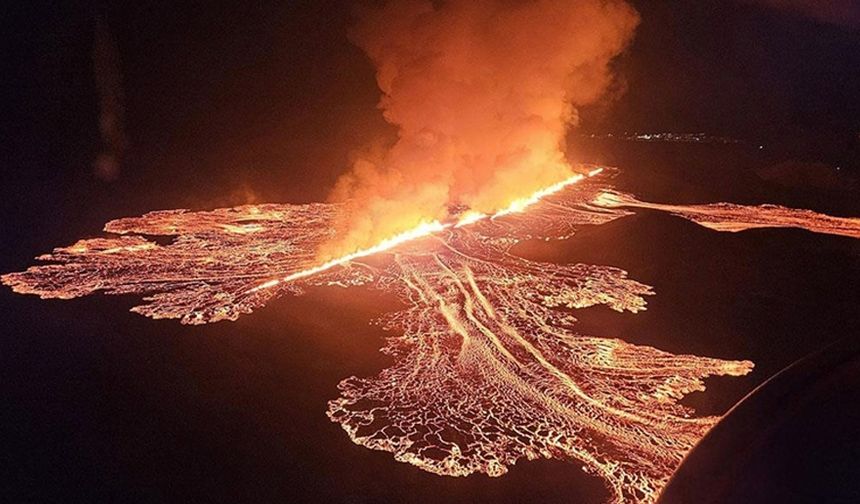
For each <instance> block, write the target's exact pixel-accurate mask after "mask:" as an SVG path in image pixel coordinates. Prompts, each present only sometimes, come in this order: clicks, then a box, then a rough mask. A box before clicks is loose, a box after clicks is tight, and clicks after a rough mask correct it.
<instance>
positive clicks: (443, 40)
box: [320, 0, 638, 259]
mask: <svg viewBox="0 0 860 504" xmlns="http://www.w3.org/2000/svg"><path fill="white" fill-rule="evenodd" d="M637 22H638V17H637V14H636V12H635V11H634V10H633V9H632V8H631V7H630V6H629V5H627V4H626V3H624V2H623V1H620V0H610V1H605V0H586V1H579V2H572V1H570V0H538V1H507V0H506V1H502V0H477V1H475V0H462V1H460V0H455V1H448V2H430V1H407V2H389V3H385V4H384V5H382V6H381V7H376V8H368V9H366V10H364V11H362V13H361V14H360V16H359V21H358V23H357V25H356V26H355V27H354V29H353V30H352V32H351V38H352V40H353V41H354V42H355V43H356V44H357V45H358V46H359V47H361V48H362V49H363V50H364V51H365V52H366V53H367V54H368V56H369V57H370V59H371V60H372V61H373V63H374V65H375V66H376V70H377V82H378V84H379V88H380V89H381V91H382V99H381V101H380V104H379V106H380V108H381V109H382V110H383V114H384V116H385V119H386V120H387V121H388V122H390V123H391V124H393V125H395V126H397V128H398V136H397V141H396V142H395V143H394V144H393V145H391V146H390V147H389V148H388V149H386V150H383V151H382V152H376V153H375V154H373V155H365V156H362V157H361V158H360V159H358V160H357V161H356V162H355V163H354V165H353V167H352V169H351V171H350V172H349V173H347V174H346V175H344V176H343V177H341V179H340V180H339V181H338V183H337V184H336V187H335V188H334V190H333V192H332V195H331V198H332V200H333V201H350V211H349V212H348V213H347V214H346V215H345V216H344V217H343V218H342V219H340V221H339V222H338V226H337V227H338V229H339V230H341V231H342V232H341V233H339V234H338V237H337V239H334V240H331V241H329V242H327V243H326V244H324V246H323V247H322V248H321V251H320V256H321V257H320V258H321V259H330V258H332V257H337V256H341V255H344V254H346V253H349V252H352V251H354V250H357V249H362V248H367V247H368V246H372V245H373V244H375V243H378V242H379V241H381V240H383V239H386V238H389V237H390V236H393V235H396V234H399V233H401V232H403V231H404V230H408V229H411V228H413V227H415V226H417V225H419V224H421V223H428V222H432V221H435V220H439V221H443V222H444V221H446V220H447V219H449V218H451V215H450V214H451V210H450V209H451V208H452V207H457V208H470V209H471V210H472V211H474V212H480V213H485V214H492V213H494V212H495V211H497V210H499V209H502V208H505V207H507V206H508V205H509V204H510V203H511V202H512V201H514V200H517V199H519V198H522V197H524V196H527V195H529V194H531V193H532V192H534V191H535V190H537V189H539V188H541V187H546V186H548V185H551V184H554V183H557V182H559V181H561V180H564V179H566V178H568V177H570V176H571V175H572V171H571V167H570V166H569V164H568V162H567V161H566V159H565V152H564V145H563V142H564V135H565V131H566V129H567V127H568V125H569V124H575V123H576V121H577V112H576V107H577V106H580V105H584V104H587V103H592V102H594V101H595V100H597V99H599V98H600V97H601V96H602V95H603V93H604V91H605V90H606V89H607V88H608V87H609V86H610V84H611V83H612V80H613V75H612V71H611V68H610V62H611V60H612V58H613V57H615V56H616V55H618V54H619V53H620V52H621V51H622V50H623V49H624V47H625V46H626V45H627V43H628V42H629V41H630V39H631V37H632V34H633V31H634V29H635V26H636V24H637Z"/></svg>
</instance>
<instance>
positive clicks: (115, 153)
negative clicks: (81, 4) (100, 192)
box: [93, 17, 126, 180]
mask: <svg viewBox="0 0 860 504" xmlns="http://www.w3.org/2000/svg"><path fill="white" fill-rule="evenodd" d="M93 74H94V77H95V83H96V89H97V91H98V97H99V133H100V134H101V142H102V145H101V152H100V153H99V154H98V156H97V157H96V160H95V162H94V163H93V169H94V172H95V174H96V176H97V177H99V178H101V179H104V180H114V179H116V178H117V177H118V176H119V170H120V163H121V162H122V155H123V151H124V150H125V146H126V139H125V131H124V128H123V116H124V114H125V108H124V106H123V92H122V75H121V73H120V65H119V51H118V49H117V46H116V40H115V39H114V37H113V35H112V34H111V32H110V29H109V28H108V26H107V24H106V22H105V21H104V19H102V18H101V17H98V18H96V28H95V43H94V44H93Z"/></svg>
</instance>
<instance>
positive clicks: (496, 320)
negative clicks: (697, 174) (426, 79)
mask: <svg viewBox="0 0 860 504" xmlns="http://www.w3.org/2000/svg"><path fill="white" fill-rule="evenodd" d="M598 174H599V171H597V170H594V171H592V172H591V173H590V175H591V177H588V178H585V179H584V180H581V182H580V183H577V184H573V182H575V181H577V180H580V179H581V178H582V177H574V179H575V180H574V179H568V180H567V181H565V182H562V183H560V184H556V185H555V186H552V187H549V188H547V189H544V190H541V191H539V192H538V193H536V194H535V195H534V196H533V197H531V198H528V199H525V200H520V201H517V202H514V203H513V204H512V205H511V206H510V207H509V208H508V209H506V210H504V211H502V212H499V214H497V215H493V216H486V215H483V214H475V213H473V214H470V213H468V212H467V213H465V214H463V215H462V216H461V217H460V220H459V221H457V222H456V224H454V223H447V224H443V223H439V222H426V223H424V224H422V225H421V226H419V227H418V228H415V229H413V230H411V231H409V232H407V233H404V234H401V235H397V236H395V237H393V238H391V239H389V240H386V241H383V242H381V243H379V244H377V245H376V246H374V247H371V248H368V249H364V250H360V251H358V252H355V253H353V254H350V255H348V256H345V257H341V258H338V259H336V260H333V261H330V262H326V263H324V264H321V265H314V262H313V261H314V258H315V257H316V254H315V252H316V250H317V247H319V245H320V244H321V243H323V242H324V241H325V240H328V239H330V238H331V235H332V231H331V230H332V229H333V227H332V222H334V220H335V219H336V218H338V217H339V216H340V215H342V212H343V211H344V207H343V206H338V205H333V204H312V205H275V204H271V205H255V206H241V207H236V208H225V209H218V210H213V211H208V212H189V211H185V210H174V211H161V212H152V213H149V214H146V215H144V216H142V217H137V218H125V219H119V220H115V221H111V222H109V223H108V224H107V225H106V227H105V230H106V231H108V232H110V233H115V234H119V235H123V236H118V237H113V238H97V239H90V240H81V241H79V242H78V243H76V244H74V245H72V246H70V247H65V248H58V249H55V250H54V252H53V253H52V254H48V255H44V256H41V257H40V258H39V259H41V260H44V261H52V262H53V263H54V264H48V265H41V266H35V267H31V268H30V269H28V270H27V271H25V272H21V273H11V274H8V275H5V276H3V277H2V280H3V282H4V283H5V284H7V285H9V286H11V287H12V288H13V289H14V290H15V291H17V292H21V293H32V294H38V295H40V296H41V297H44V298H74V297H78V296H84V295H87V294H90V293H93V292H95V291H104V292H106V293H108V294H127V293H134V294H145V295H146V296H147V297H145V298H144V299H145V301H146V302H147V303H146V304H144V305H141V306H137V307H135V308H133V311H136V312H138V313H142V314H144V315H147V316H150V317H153V318H180V319H181V320H182V322H183V323H190V324H201V323H207V322H215V321H219V320H234V319H236V318H237V317H238V316H239V315H240V314H243V313H250V312H251V311H252V310H253V309H254V308H256V307H259V306H261V305H263V304H264V303H265V302H266V301H267V300H269V299H271V298H272V297H274V296H279V295H283V294H285V293H292V294H298V293H300V292H301V287H302V286H304V285H345V286H350V285H353V286H354V285H365V286H368V287H372V288H377V289H383V290H386V291H389V292H393V293H396V294H398V295H399V296H400V298H401V299H402V300H403V302H404V303H405V304H406V308H405V309H404V310H402V311H399V312H396V313H391V314H389V315H387V316H385V317H384V319H383V321H382V322H383V323H384V325H385V327H386V328H388V329H390V330H391V331H392V332H393V333H394V336H393V337H392V338H390V339H389V340H388V344H387V346H386V347H385V348H384V349H383V351H385V352H386V353H388V354H390V355H392V356H394V357H395V358H396V361H395V363H394V364H393V365H392V366H391V367H390V368H388V369H386V370H384V371H382V372H381V373H379V374H378V375H377V376H375V377H371V378H357V377H351V378H348V379H346V380H344V381H343V382H341V384H340V392H341V395H340V397H339V398H337V399H335V400H333V401H331V402H330V404H329V409H328V415H329V417H330V418H331V419H332V420H333V421H335V422H338V423H340V424H341V425H342V426H343V428H344V429H345V430H346V432H347V433H348V434H349V436H350V437H351V438H352V440H353V441H355V442H356V443H359V444H361V445H364V446H367V447H369V448H373V449H379V450H385V451H390V452H392V453H393V454H394V456H395V458H396V459H397V460H399V461H403V462H409V463H411V464H414V465H416V466H418V467H420V468H422V469H425V470H427V471H431V472H434V473H437V474H443V475H451V476H462V475H467V474H471V473H475V472H482V473H486V474H489V475H492V476H498V475H501V474H503V473H504V472H505V471H506V470H507V468H508V467H509V466H510V465H511V464H513V463H515V462H516V461H517V460H519V459H523V458H526V459H535V458H539V457H545V458H559V459H565V460H576V461H579V462H581V463H582V464H583V467H584V469H585V470H586V471H589V472H591V473H594V474H596V475H598V476H599V477H601V478H602V479H603V481H604V482H605V484H606V487H607V489H608V490H609V491H610V494H611V501H612V502H616V503H619V502H640V503H645V502H653V501H654V500H655V499H656V495H657V493H658V492H659V490H660V488H661V487H662V486H663V484H664V483H665V482H666V481H667V479H668V477H669V476H670V475H671V474H672V472H673V471H674V469H675V468H676V466H677V465H678V464H679V463H680V461H681V459H682V457H683V456H684V454H685V453H686V452H687V450H688V449H689V448H690V447H692V446H693V444H694V443H696V441H697V440H698V439H699V438H700V437H701V436H702V435H703V434H704V433H705V432H706V431H707V430H708V429H709V428H710V426H711V425H713V423H714V422H715V421H716V420H717V418H715V417H705V418H695V417H693V411H691V410H690V409H689V408H688V407H685V406H682V405H680V404H678V400H679V399H680V398H682V397H683V396H684V395H685V394H687V393H689V392H692V391H698V390H704V388H705V387H704V385H703V383H702V379H703V378H705V377H707V376H713V375H732V376H738V375H743V374H745V373H748V372H749V371H750V369H751V368H752V363H751V362H748V361H724V360H718V359H711V358H706V357H698V356H693V355H672V354H669V353H666V352H662V351H660V350H657V349H654V348H650V347H645V346H638V345H631V344H628V343H626V342H624V341H621V340H618V339H614V338H611V337H604V336H603V335H584V334H579V333H577V332H576V331H575V330H574V325H575V322H576V319H575V318H574V316H573V315H572V310H574V309H578V308H584V307H588V306H594V305H605V306H607V307H609V308H611V309H613V310H616V311H618V312H632V313H635V312H638V311H640V310H644V309H645V296H647V295H651V294H652V291H651V288H650V287H648V286H647V285H644V284H641V283H639V282H636V281H634V280H631V279H629V278H627V274H626V272H625V271H623V270H620V269H617V268H613V267H609V266H594V265H585V264H568V265H556V264H548V263H539V262H534V261H530V260H526V259H524V258H522V257H519V256H517V255H515V254H513V253H512V252H511V247H512V246H513V245H514V244H515V243H517V242H518V241H521V240H525V239H531V238H540V239H549V238H565V237H569V236H572V235H573V234H574V232H575V231H576V229H577V228H578V227H581V226H583V225H600V224H604V223H607V222H609V221H612V220H615V219H618V218H622V217H624V216H625V215H629V214H630V212H629V211H627V210H624V209H622V208H621V207H622V206H629V207H646V208H652V209H658V210H665V211H669V212H672V213H674V214H676V215H680V216H682V217H684V218H688V219H691V220H694V221H696V222H699V223H701V224H703V225H706V226H709V227H711V228H713V229H718V230H731V231H737V230H740V229H746V228H749V227H760V226H764V225H767V226H786V225H791V226H799V227H805V228H807V229H810V230H813V231H818V232H828V233H836V234H843V235H846V236H855V237H856V236H858V230H859V229H860V220H858V219H837V218H832V217H828V216H823V215H821V214H814V213H812V212H806V211H798V210H791V209H786V208H783V207H772V206H763V207H742V206H737V205H726V204H717V205H696V206H678V205H657V204H650V203H642V202H638V201H636V200H635V199H634V198H632V197H631V196H628V195H623V194H621V193H617V192H613V191H611V189H610V188H608V187H607V186H606V185H605V181H601V177H597V176H596V175H598ZM523 210H527V211H523ZM488 217H492V218H488ZM141 235H160V236H173V237H175V239H174V240H173V242H172V243H169V244H166V245H161V244H158V243H155V242H153V241H150V240H147V239H146V238H144V237H143V236H141ZM372 254H375V255H376V256H377V258H378V259H380V260H378V261H374V264H376V266H372V265H370V264H365V263H363V262H361V261H359V259H360V258H362V257H365V256H369V255H372ZM382 259H385V260H382Z"/></svg>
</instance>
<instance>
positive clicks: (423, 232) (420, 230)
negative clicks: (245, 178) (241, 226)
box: [224, 168, 603, 294]
mask: <svg viewBox="0 0 860 504" xmlns="http://www.w3.org/2000/svg"><path fill="white" fill-rule="evenodd" d="M602 171H603V168H595V169H593V170H591V171H590V172H588V174H587V175H583V174H581V173H577V174H575V175H572V176H571V177H568V178H566V179H564V180H562V181H561V182H557V183H555V184H553V185H551V186H548V187H545V188H543V189H539V190H537V191H535V192H534V193H532V194H531V195H530V196H528V197H525V198H520V199H517V200H514V201H513V202H512V203H511V204H510V205H508V206H507V207H506V208H504V209H502V210H499V211H498V212H496V213H494V214H493V215H490V216H488V215H486V214H483V213H480V212H472V211H467V212H466V213H465V214H464V215H463V216H462V217H461V218H460V219H459V220H458V221H457V223H456V224H453V225H452V224H443V223H441V222H439V221H437V220H434V221H430V222H422V223H421V224H419V225H418V226H415V227H414V228H412V229H409V230H407V231H404V232H402V233H400V234H397V235H395V236H392V237H391V238H388V239H385V240H383V241H381V242H379V243H378V244H377V245H374V246H373V247H368V248H366V249H361V250H357V251H355V252H352V253H350V254H347V255H344V256H341V257H338V258H335V259H332V260H330V261H327V262H325V263H323V264H320V265H319V266H314V267H312V268H308V269H304V270H302V271H297V272H295V273H292V274H290V275H287V276H285V277H283V278H277V279H273V280H268V281H266V282H263V283H261V284H260V285H258V286H256V287H254V288H252V289H249V290H248V291H247V293H249V294H250V293H254V292H257V291H260V290H263V289H268V288H271V287H275V286H277V285H280V284H281V283H283V282H292V281H294V280H300V279H302V278H307V277H309V276H312V275H316V274H317V273H322V272H323V271H326V270H328V269H331V268H334V267H335V266H341V265H344V264H346V263H348V262H350V261H353V260H355V259H360V258H362V257H367V256H370V255H374V254H378V253H380V252H384V251H386V250H390V249H392V248H394V247H396V246H398V245H400V244H403V243H406V242H409V241H412V240H416V239H418V238H423V237H425V236H429V235H431V234H433V233H437V232H439V231H442V230H444V229H447V228H450V227H452V226H453V227H463V226H466V225H469V224H473V223H475V222H478V221H479V220H482V219H484V218H487V217H489V218H491V219H495V218H497V217H502V216H504V215H508V214H512V213H518V212H522V211H524V210H525V209H526V208H528V207H530V206H532V205H534V204H535V203H537V202H538V201H540V200H542V199H543V198H546V197H547V196H550V195H552V194H555V193H557V192H559V191H561V190H562V189H564V188H565V187H568V186H570V185H572V184H575V183H577V182H579V181H580V180H582V179H584V178H585V177H586V176H588V177H593V176H595V175H597V174H599V173H601V172H602ZM224 227H225V229H228V230H230V231H233V232H239V230H237V229H236V228H237V226H224ZM255 230H256V229H255ZM241 232H249V231H245V230H242V231H241Z"/></svg>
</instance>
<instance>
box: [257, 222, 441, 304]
mask: <svg viewBox="0 0 860 504" xmlns="http://www.w3.org/2000/svg"><path fill="white" fill-rule="evenodd" d="M446 227H448V226H445V225H443V224H442V223H441V222H439V221H432V222H424V223H421V224H419V225H418V226H416V227H414V228H412V229H410V230H408V231H404V232H403V233H400V234H398V235H395V236H393V237H391V238H388V239H387V240H383V241H381V242H380V243H379V244H378V245H374V246H373V247H370V248H366V249H362V250H358V251H355V252H353V253H351V254H347V255H345V256H341V257H338V258H336V259H332V260H331V261H327V262H324V263H322V264H320V265H319V266H314V267H312V268H308V269H304V270H301V271H297V272H295V273H291V274H289V275H287V276H285V277H284V278H282V279H275V280H269V281H268V282H264V283H262V284H260V285H258V286H256V287H254V288H253V289H251V290H249V291H248V292H249V293H253V292H256V291H259V290H262V289H268V288H269V287H274V286H276V285H278V284H280V283H281V282H292V281H294V280H300V279H302V278H306V277H309V276H313V275H316V274H317V273H322V272H323V271H326V270H328V269H331V268H334V267H335V266H342V265H344V264H346V263H348V262H350V261H354V260H355V259H359V258H362V257H367V256H370V255H374V254H378V253H380V252H385V251H386V250H388V249H391V248H394V247H396V246H398V245H400V244H401V243H406V242H408V241H412V240H415V239H418V238H422V237H424V236H427V235H430V234H433V233H435V232H437V231H441V230H443V229H445V228H446Z"/></svg>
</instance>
